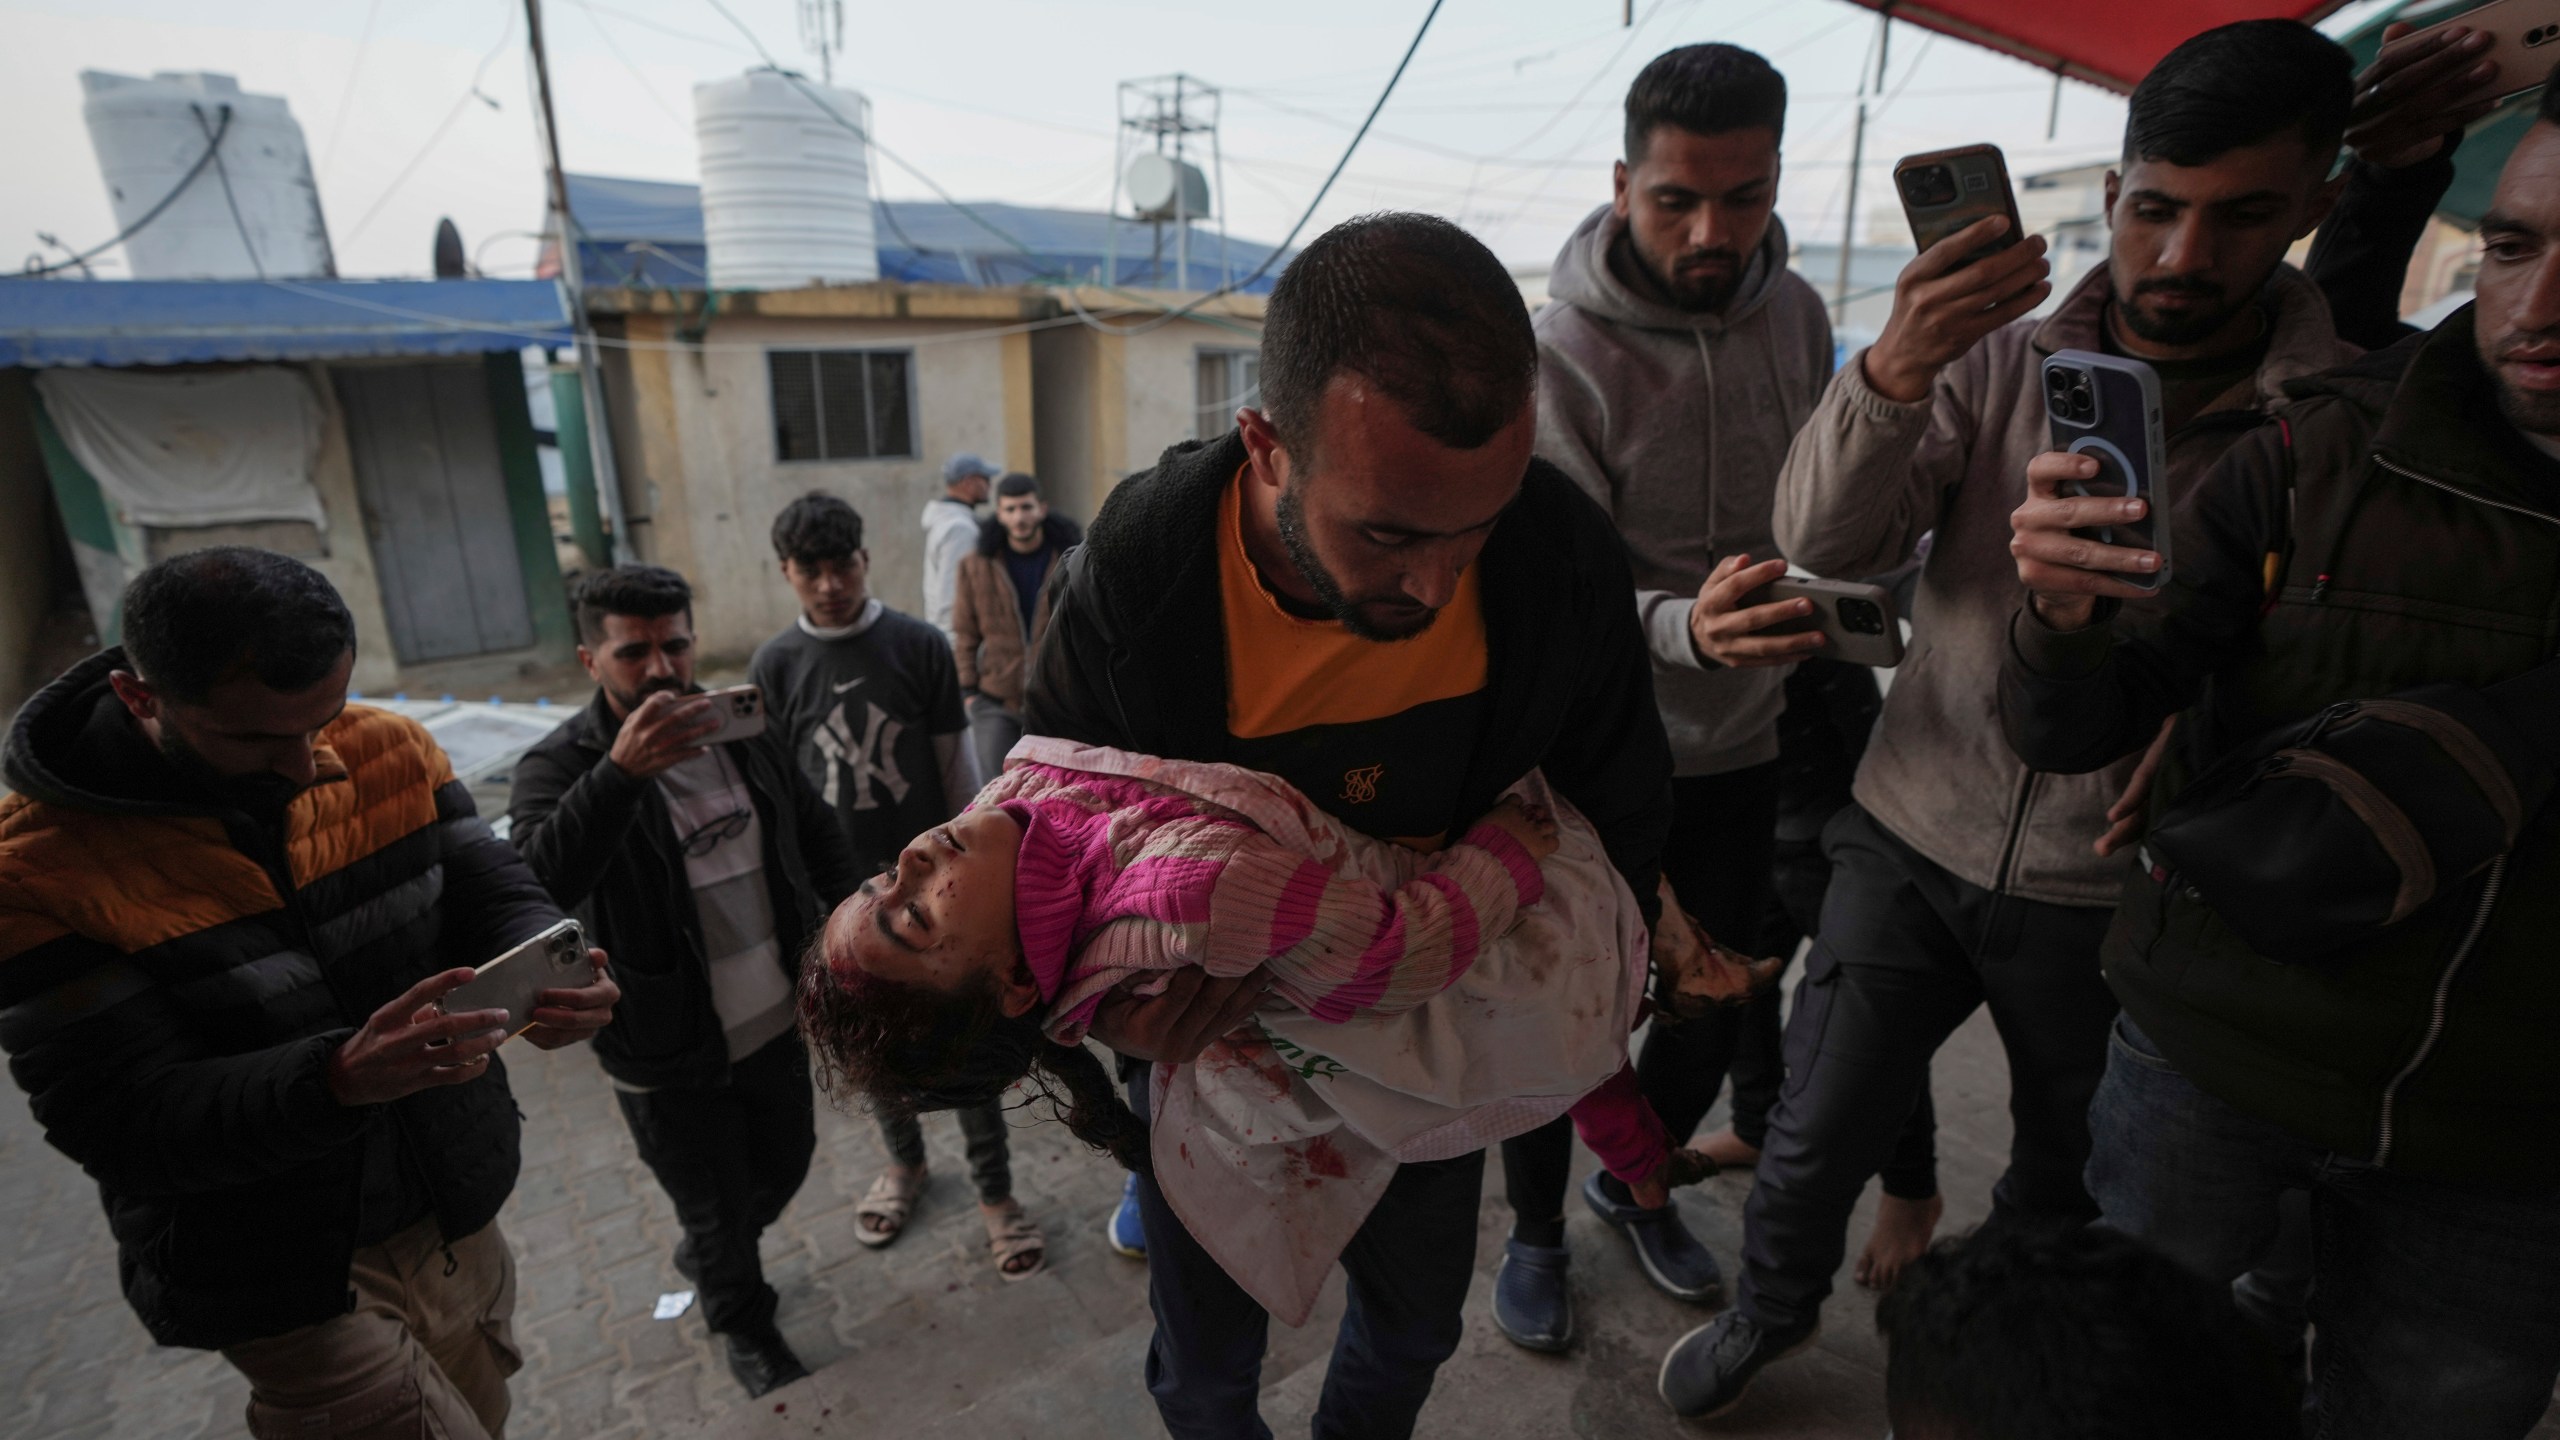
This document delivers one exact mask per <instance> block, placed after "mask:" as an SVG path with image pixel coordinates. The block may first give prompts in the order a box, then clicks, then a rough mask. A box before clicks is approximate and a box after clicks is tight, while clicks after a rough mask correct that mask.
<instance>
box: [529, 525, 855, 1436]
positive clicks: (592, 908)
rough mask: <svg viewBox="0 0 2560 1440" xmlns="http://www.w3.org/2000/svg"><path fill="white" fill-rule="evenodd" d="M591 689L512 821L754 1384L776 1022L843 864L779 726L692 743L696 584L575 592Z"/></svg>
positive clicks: (786, 1349) (702, 719) (788, 1188)
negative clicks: (570, 929) (566, 910)
mask: <svg viewBox="0 0 2560 1440" xmlns="http://www.w3.org/2000/svg"><path fill="white" fill-rule="evenodd" d="M578 636H579V640H580V644H579V646H578V658H579V659H580V660H582V661H583V662H585V664H586V667H587V673H588V674H589V675H591V676H593V677H594V678H595V680H596V694H595V699H594V700H593V701H592V702H591V703H589V704H588V705H587V707H586V708H585V709H583V710H580V711H579V712H578V713H577V714H575V715H573V716H571V717H570V718H569V719H567V720H565V721H563V722H561V725H560V728H559V729H557V730H554V731H552V732H551V733H550V734H549V735H548V736H546V737H544V739H543V741H542V743H541V744H539V745H537V746H535V747H534V748H533V749H532V750H530V751H528V752H527V753H526V754H525V757H524V758H523V759H522V760H520V761H518V762H516V774H515V788H514V792H513V793H512V794H511V795H510V796H509V797H508V815H509V818H510V821H511V824H512V830H511V838H513V839H514V841H515V843H516V847H517V848H518V849H520V850H522V851H523V852H524V857H525V861H526V863H527V864H529V865H531V866H532V867H533V872H534V873H535V874H536V875H539V876H541V877H542V881H543V883H544V884H545V885H548V886H549V887H550V888H551V894H552V896H553V898H555V899H557V900H558V901H559V902H560V903H561V904H563V905H567V906H570V907H571V908H573V909H574V910H575V911H576V913H577V915H578V917H579V918H580V919H582V920H584V921H585V922H586V923H587V924H588V925H589V926H590V927H592V929H593V933H594V934H595V935H596V937H597V938H598V939H601V940H603V941H605V942H606V944H607V945H608V946H609V947H610V948H611V949H612V951H613V953H614V955H615V956H616V957H617V958H616V961H615V969H616V970H617V971H618V972H619V973H620V975H621V976H622V981H623V997H622V1007H621V1018H620V1019H619V1020H617V1021H616V1022H615V1023H614V1026H613V1028H612V1029H610V1030H607V1031H606V1032H605V1033H603V1034H602V1035H599V1036H597V1037H596V1059H597V1060H598V1061H599V1062H601V1063H602V1064H603V1066H604V1070H605V1074H606V1075H608V1076H610V1077H612V1080H613V1088H614V1098H615V1099H616V1100H617V1101H619V1102H620V1103H621V1106H622V1118H623V1119H624V1121H625V1122H627V1123H628V1124H629V1125H630V1126H631V1138H632V1139H633V1140H634V1141H635V1142H637V1144H638V1145H639V1147H640V1158H641V1159H642V1160H645V1161H647V1162H648V1165H649V1169H650V1170H651V1171H652V1172H653V1173H655V1174H656V1175H657V1177H658V1183H659V1184H660V1185H661V1186H663V1187H664V1188H665V1189H666V1192H667V1198H668V1199H670V1200H672V1201H674V1202H675V1207H676V1219H677V1221H678V1223H680V1224H681V1225H683V1227H684V1241H683V1243H682V1244H680V1245H678V1246H677V1247H676V1255H675V1266H676V1269H677V1270H679V1271H680V1272H682V1273H683V1274H684V1275H685V1276H686V1277H687V1278H689V1279H691V1280H692V1281H693V1282H694V1284H695V1285H696V1286H698V1287H699V1288H700V1289H701V1291H702V1314H703V1320H704V1322H705V1323H706V1324H708V1325H709V1326H710V1328H711V1330H712V1332H713V1333H715V1334H717V1335H719V1336H720V1337H721V1338H722V1340H723V1342H724V1343H725V1345H726V1347H727V1349H728V1353H729V1369H730V1372H731V1373H732V1374H734V1375H736V1376H737V1378H738V1383H739V1384H741V1385H743V1386H745V1387H746V1390H747V1393H748V1394H749V1395H762V1394H764V1393H765V1392H766V1391H768V1390H771V1389H773V1388H774V1387H775V1386H777V1385H781V1384H784V1383H787V1382H789V1381H792V1380H796V1379H798V1378H800V1377H801V1376H802V1375H805V1374H807V1373H808V1371H807V1370H805V1369H803V1368H802V1367H801V1364H800V1360H799V1357H797V1356H795V1355H794V1354H792V1353H791V1347H790V1346H789V1345H788V1344H786V1343H784V1341H783V1338H782V1332H781V1331H780V1330H779V1329H778V1328H776V1326H775V1324H774V1307H775V1304H776V1302H777V1297H776V1296H775V1294H774V1290H773V1287H772V1286H771V1285H769V1284H767V1283H765V1278H764V1266H763V1264H762V1262H761V1261H760V1259H759V1258H758V1256H757V1254H756V1238H757V1237H758V1236H759V1235H761V1234H762V1233H763V1232H764V1229H765V1227H766V1226H768V1225H771V1224H772V1223H773V1222H774V1221H775V1220H777V1219H779V1218H781V1215H782V1210H783V1207H784V1206H786V1205H788V1204H790V1203H791V1197H792V1196H793V1195H796V1194H798V1193H799V1190H800V1182H801V1181H803V1180H805V1179H807V1178H808V1174H809V1157H810V1156H811V1155H812V1154H813V1153H815V1151H816V1149H817V1144H818V1132H817V1117H816V1114H815V1111H814V1109H813V1107H812V1105H811V1099H810V1091H809V1057H808V1052H807V1051H805V1050H803V1049H802V1048H801V1045H800V1036H799V1033H798V1031H797V1030H796V1029H795V1028H794V1025H793V1018H794V1016H793V1008H792V997H793V993H794V986H795V984H796V983H797V981H798V979H799V974H800V957H801V954H802V952H803V951H805V950H806V949H807V948H808V945H809V941H810V939H811V938H812V937H813V936H815V935H816V934H817V933H818V932H819V930H820V929H822V928H823V927H824V926H825V924H826V917H827V914H828V912H829V911H830V910H832V909H834V908H835V906H836V904H837V902H839V901H841V900H843V899H844V897H845V896H846V895H848V894H850V893H851V892H852V890H853V887H854V884H855V882H856V879H857V877H856V876H855V874H854V867H853V849H852V845H851V843H850V842H849V841H848V840H847V839H846V838H845V833H844V829H843V827H842V826H840V825H838V824H837V823H836V818H835V812H834V811H832V810H830V809H829V808H827V805H826V802H825V801H823V800H821V799H819V797H818V793H817V791H816V790H814V789H812V788H811V787H810V784H809V782H808V780H807V779H806V778H804V777H803V776H802V775H801V773H800V770H799V767H798V766H796V765H794V764H792V762H791V755H790V752H789V751H787V750H785V749H784V748H783V744H782V740H781V738H780V735H779V732H777V731H774V730H767V731H765V732H764V733H762V734H759V735H755V736H753V737H750V738H748V739H744V740H732V741H728V742H725V743H722V744H717V745H710V746H704V745H701V744H699V743H698V741H699V740H700V738H701V737H702V736H703V735H704V734H705V733H706V731H707V730H709V729H711V728H715V727H717V726H718V724H719V723H720V722H719V717H718V716H716V715H715V714H714V713H713V702H712V701H710V700H707V699H702V698H699V696H698V690H697V687H696V686H695V685H694V683H693V591H692V589H691V587H689V586H687V585H686V584H685V582H684V579H683V577H681V576H679V575H677V574H676V573H675V572H674V571H672V570H667V569H664V568H661V567H659V566H656V565H622V566H617V567H615V568H613V569H611V570H604V571H600V572H598V573H596V574H594V575H591V576H589V577H587V580H586V583H585V584H584V585H583V586H581V587H580V589H579V591H578Z"/></svg>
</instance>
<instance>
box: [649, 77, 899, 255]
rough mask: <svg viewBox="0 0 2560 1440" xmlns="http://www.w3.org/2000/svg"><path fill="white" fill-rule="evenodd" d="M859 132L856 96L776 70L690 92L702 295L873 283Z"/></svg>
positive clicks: (863, 107)
mask: <svg viewBox="0 0 2560 1440" xmlns="http://www.w3.org/2000/svg"><path fill="white" fill-rule="evenodd" d="M831 111H832V113H830V112H831ZM857 127H858V128H857ZM870 129H871V104H870V102H869V101H867V100H865V99H863V98H862V96H861V95H860V94H858V93H856V92H854V91H851V90H840V89H837V88H835V87H834V86H830V85H821V84H819V83H818V82H816V81H814V80H807V79H802V78H800V77H797V76H790V75H785V74H783V73H781V72H780V71H778V70H762V69H760V70H750V71H748V72H747V73H746V74H744V75H740V76H738V77H737V78H736V79H733V80H714V81H710V82H707V83H705V84H701V85H696V86H694V87H693V130H694V138H695V141H696V143H697V144H699V145H700V147H701V150H702V235H703V241H704V243H705V245H706V246H707V247H708V249H709V251H710V267H711V283H712V284H713V285H714V286H717V287H719V288H722V289H729V288H733V287H734V288H737V289H746V290H790V289H797V288H798V287H800V286H803V285H844V284H854V283H859V282H862V281H867V280H877V279H879V278H880V251H879V248H878V245H877V244H876V242H875V241H874V239H873V237H872V231H871V171H870V166H869V164H868V163H867V160H866V157H865V154H864V147H863V136H864V135H867V134H869V133H870Z"/></svg>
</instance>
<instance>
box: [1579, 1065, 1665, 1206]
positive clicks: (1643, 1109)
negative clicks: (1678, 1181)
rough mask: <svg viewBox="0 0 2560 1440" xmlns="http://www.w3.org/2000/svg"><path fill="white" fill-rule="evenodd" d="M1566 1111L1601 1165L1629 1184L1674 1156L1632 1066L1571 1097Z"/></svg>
mask: <svg viewBox="0 0 2560 1440" xmlns="http://www.w3.org/2000/svg"><path fill="white" fill-rule="evenodd" d="M1566 1113H1567V1114H1569V1115H1571V1116H1572V1117H1573V1128H1574V1130H1575V1132H1576V1133H1578V1134H1580V1135H1581V1136H1582V1143H1583V1144H1585V1145H1588V1146H1590V1147H1591V1153H1593V1154H1594V1155H1597V1156H1599V1157H1600V1164H1601V1165H1602V1167H1604V1168H1605V1169H1607V1170H1608V1172H1609V1173H1610V1174H1611V1175H1613V1176H1615V1177H1617V1179H1618V1180H1620V1181H1621V1182H1623V1183H1624V1184H1626V1185H1628V1186H1629V1187H1634V1186H1637V1185H1643V1184H1646V1183H1647V1182H1649V1181H1652V1180H1654V1179H1655V1178H1656V1177H1657V1176H1658V1175H1659V1174H1660V1172H1661V1170H1662V1166H1663V1162H1664V1161H1666V1160H1668V1159H1670V1158H1671V1136H1670V1133H1669V1132H1668V1131H1666V1130H1664V1129H1663V1127H1662V1118H1661V1117H1660V1116H1658V1115H1656V1114H1654V1113H1653V1107H1652V1106H1651V1105H1649V1104H1647V1103H1645V1098H1644V1094H1643V1092H1642V1091H1640V1090H1638V1089H1637V1088H1636V1072H1635V1068H1634V1067H1633V1066H1630V1065H1621V1066H1619V1067H1618V1073H1617V1074H1615V1075H1612V1076H1610V1077H1609V1078H1608V1079H1607V1080H1604V1081H1602V1082H1601V1084H1600V1087H1599V1088H1598V1089H1596V1090H1594V1091H1592V1092H1591V1093H1590V1094H1588V1095H1585V1096H1583V1097H1582V1098H1581V1099H1579V1100H1576V1101H1575V1102H1573V1108H1572V1109H1571V1110H1569V1111H1567V1112H1566Z"/></svg>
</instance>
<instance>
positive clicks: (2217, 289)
mask: <svg viewBox="0 0 2560 1440" xmlns="http://www.w3.org/2000/svg"><path fill="white" fill-rule="evenodd" d="M2145 295H2187V296H2192V297H2194V298H2195V299H2197V300H2201V301H2203V302H2205V303H2204V306H2203V307H2202V308H2199V309H2196V310H2192V311H2189V312H2188V313H2187V314H2185V315H2162V314H2158V313H2156V312H2154V311H2151V310H2148V309H2145V308H2144V307H2143V304H2142V297H2144V296H2145ZM2223 299H2224V297H2223V293H2222V287H2221V286H2219V285H2214V284H2209V283H2206V282H2203V281H2197V280H2145V281H2142V282H2140V283H2138V284H2136V285H2135V286H2134V287H2133V293H2132V294H2131V295H2126V294H2124V293H2123V292H2122V291H2118V292H2117V294H2116V297H2115V301H2116V307H2115V308H2116V318H2117V319H2119V320H2121V321H2123V322H2124V328H2126V329H2127V330H2130V331H2132V332H2133V334H2134V337H2135V338H2136V339H2140V340H2148V341H2150V342H2151V343H2152V344H2154V345H2196V344H2201V343H2202V342H2204V341H2206V340H2209V339H2211V338H2213V334H2214V332H2215V331H2217V330H2220V329H2221V328H2222V327H2223V326H2225V325H2228V324H2230V323H2231V317H2232V316H2234V315H2237V314H2239V313H2240V308H2241V307H2240V306H2239V305H2237V304H2225V303H2221V302H2222V301H2223Z"/></svg>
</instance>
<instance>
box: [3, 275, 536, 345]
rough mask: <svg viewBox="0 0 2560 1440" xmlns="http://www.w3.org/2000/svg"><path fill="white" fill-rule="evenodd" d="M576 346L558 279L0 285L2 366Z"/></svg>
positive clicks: (20, 282)
mask: <svg viewBox="0 0 2560 1440" xmlns="http://www.w3.org/2000/svg"><path fill="white" fill-rule="evenodd" d="M568 343H569V312H568V306H567V302H566V301H565V300H564V299H563V297H562V295H561V293H560V287H559V285H557V284H556V283H554V282H552V281H549V280H8V279H0V365H31V366H50V365H185V364H194V363H199V362H203V361H214V360H339V359H346V358H350V357H355V356H369V355H373V356H379V355H474V354H479V353H481V352H483V351H491V350H519V349H522V348H523V347H525V346H527V345H566V344H568Z"/></svg>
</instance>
